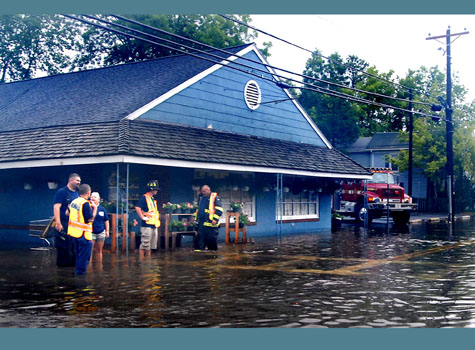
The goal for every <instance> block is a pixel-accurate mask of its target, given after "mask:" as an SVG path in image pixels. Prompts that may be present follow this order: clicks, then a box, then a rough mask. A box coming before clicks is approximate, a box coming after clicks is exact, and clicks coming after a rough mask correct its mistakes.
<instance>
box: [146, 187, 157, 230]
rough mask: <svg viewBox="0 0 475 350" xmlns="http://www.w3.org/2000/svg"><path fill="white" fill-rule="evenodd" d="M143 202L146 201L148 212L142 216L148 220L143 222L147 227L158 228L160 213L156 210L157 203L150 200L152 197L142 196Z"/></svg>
mask: <svg viewBox="0 0 475 350" xmlns="http://www.w3.org/2000/svg"><path fill="white" fill-rule="evenodd" d="M144 196H145V200H146V201H147V207H148V212H144V213H143V214H144V215H145V216H146V217H147V218H148V220H147V221H146V222H145V223H146V224H147V225H154V226H155V227H160V213H159V212H158V209H157V201H156V200H153V199H152V196H148V195H146V194H144Z"/></svg>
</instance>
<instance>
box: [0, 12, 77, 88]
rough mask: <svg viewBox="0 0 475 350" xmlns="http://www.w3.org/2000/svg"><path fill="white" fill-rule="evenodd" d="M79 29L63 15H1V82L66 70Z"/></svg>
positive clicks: (69, 63)
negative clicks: (68, 52) (68, 51)
mask: <svg viewBox="0 0 475 350" xmlns="http://www.w3.org/2000/svg"><path fill="white" fill-rule="evenodd" d="M75 31H76V27H75V25H73V24H72V23H70V22H68V21H66V20H64V19H63V18H62V17H60V16H49V15H41V16H33V15H2V16H0V83H4V82H8V81H15V80H25V79H31V78H34V77H35V76H36V75H38V74H39V73H42V72H43V73H47V74H49V75H52V74H58V73H61V72H64V71H65V70H66V69H67V68H69V67H70V65H71V60H70V57H69V56H68V54H67V53H66V52H67V50H70V49H72V47H73V45H74V37H75V36H74V33H75Z"/></svg>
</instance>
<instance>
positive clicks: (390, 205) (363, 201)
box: [336, 168, 417, 225]
mask: <svg viewBox="0 0 475 350" xmlns="http://www.w3.org/2000/svg"><path fill="white" fill-rule="evenodd" d="M369 170H371V172H372V173H373V176H372V179H371V180H364V181H359V182H353V183H344V184H343V185H342V187H341V198H340V207H339V209H338V210H336V211H337V213H338V214H340V215H343V216H351V217H354V218H355V219H356V222H357V223H358V224H359V225H364V224H365V221H367V223H368V224H371V221H372V220H373V219H376V218H380V217H382V216H387V215H388V214H389V216H390V217H391V218H392V219H393V221H394V223H395V224H397V225H405V224H407V223H408V222H409V218H410V217H411V211H414V210H416V209H417V203H412V198H411V197H410V196H408V195H407V194H405V193H404V188H402V187H401V186H399V185H398V184H396V182H395V179H394V174H393V172H392V171H391V169H388V168H369Z"/></svg>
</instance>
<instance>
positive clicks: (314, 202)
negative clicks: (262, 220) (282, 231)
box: [275, 191, 320, 220]
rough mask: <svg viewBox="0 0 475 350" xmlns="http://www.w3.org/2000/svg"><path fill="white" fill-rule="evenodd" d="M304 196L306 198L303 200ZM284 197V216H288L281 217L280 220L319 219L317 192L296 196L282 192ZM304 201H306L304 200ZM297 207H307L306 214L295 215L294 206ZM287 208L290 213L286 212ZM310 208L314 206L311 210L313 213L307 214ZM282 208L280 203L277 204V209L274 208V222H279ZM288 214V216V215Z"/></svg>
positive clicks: (302, 193)
mask: <svg viewBox="0 0 475 350" xmlns="http://www.w3.org/2000/svg"><path fill="white" fill-rule="evenodd" d="M304 196H306V197H307V198H303V197H304ZM283 197H284V202H283V204H284V214H288V215H283V216H282V220H305V219H319V218H320V196H319V194H318V192H310V191H308V192H301V193H297V194H293V193H292V192H284V193H283ZM304 199H306V200H304ZM297 205H300V206H302V205H304V206H305V205H306V206H307V210H306V211H307V213H305V214H295V212H296V211H298V210H296V206H297ZM289 206H290V207H291V210H290V211H291V213H289V212H288V208H289ZM310 206H314V207H313V209H315V213H309V212H310V211H313V210H311V209H312V208H311V207H310ZM281 207H282V202H277V207H276V212H275V216H276V220H281V217H280V208H281ZM289 214H290V215H289Z"/></svg>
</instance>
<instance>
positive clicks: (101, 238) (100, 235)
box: [92, 231, 106, 242]
mask: <svg viewBox="0 0 475 350" xmlns="http://www.w3.org/2000/svg"><path fill="white" fill-rule="evenodd" d="M92 240H93V241H97V242H102V241H105V240H106V231H102V232H101V233H93V234H92Z"/></svg>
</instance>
